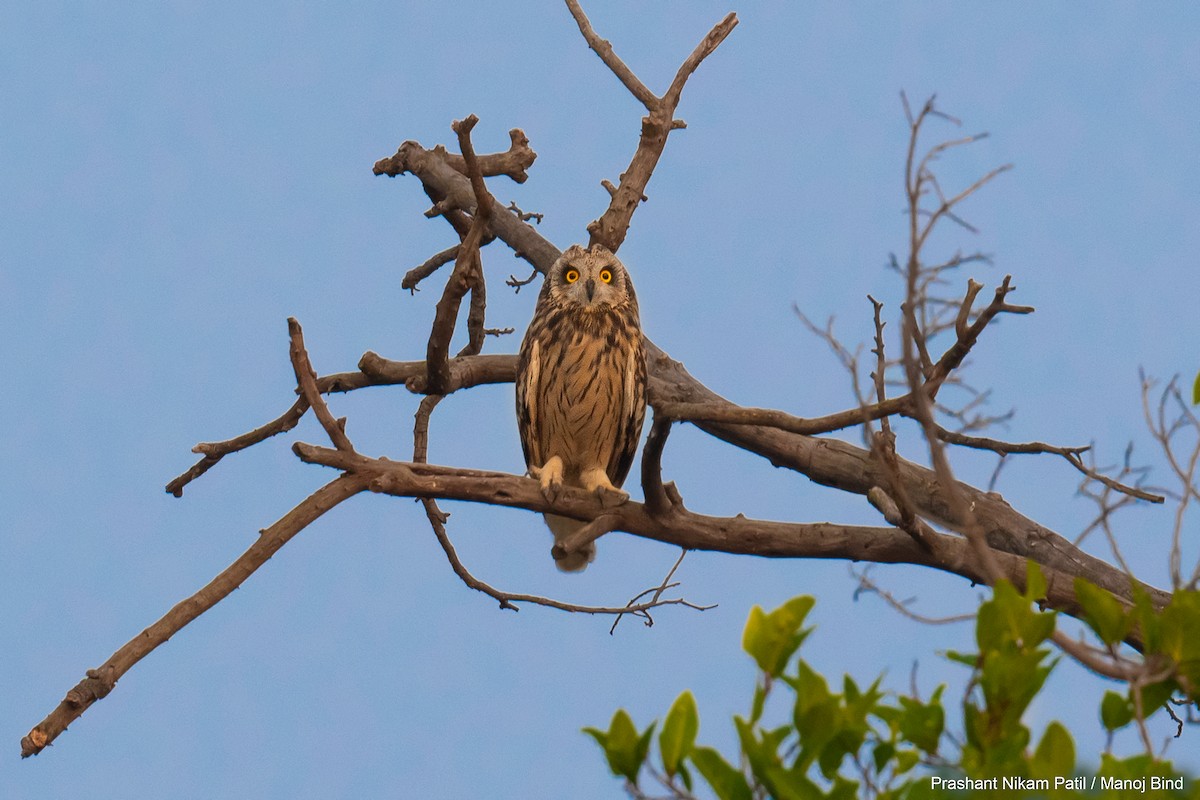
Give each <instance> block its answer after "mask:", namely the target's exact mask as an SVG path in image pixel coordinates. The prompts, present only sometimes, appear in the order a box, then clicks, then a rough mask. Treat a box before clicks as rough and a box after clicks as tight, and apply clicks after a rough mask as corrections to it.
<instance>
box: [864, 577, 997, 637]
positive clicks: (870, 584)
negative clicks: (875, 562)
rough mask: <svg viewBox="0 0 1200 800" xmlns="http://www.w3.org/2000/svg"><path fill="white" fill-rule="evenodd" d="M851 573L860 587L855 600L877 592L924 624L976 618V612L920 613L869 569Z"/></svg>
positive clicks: (885, 600) (907, 615) (893, 605)
mask: <svg viewBox="0 0 1200 800" xmlns="http://www.w3.org/2000/svg"><path fill="white" fill-rule="evenodd" d="M850 574H851V575H852V576H854V578H855V579H856V580H857V581H858V588H856V589H855V590H854V599H855V600H858V596H859V595H860V594H862V593H864V592H869V593H871V594H877V595H879V597H880V598H881V599H882V600H883V601H884V602H885V603H887V604H888V605H889V606H891V607H892V608H893V609H895V610H896V611H898V612H900V613H901V614H902V615H904V616H906V617H908V618H909V619H911V620H913V621H914V622H920V623H921V624H923V625H953V624H954V623H957V622H970V621H972V620H974V619H975V618H976V615H975V614H956V615H954V616H951V617H927V616H925V615H923V614H918V613H917V612H915V611H913V610H912V609H911V608H909V607H908V604H909V603H911V602H912V600H911V599H909V600H904V601H900V600H897V599H896V596H895V595H893V594H892V593H891V592H889V591H887V590H886V589H884V588H882V587H881V586H879V584H877V583H875V582H874V581H872V580H871V579H870V578H868V577H867V570H865V569H864V570H861V571H859V572H855V571H854V568H853V567H851V569H850Z"/></svg>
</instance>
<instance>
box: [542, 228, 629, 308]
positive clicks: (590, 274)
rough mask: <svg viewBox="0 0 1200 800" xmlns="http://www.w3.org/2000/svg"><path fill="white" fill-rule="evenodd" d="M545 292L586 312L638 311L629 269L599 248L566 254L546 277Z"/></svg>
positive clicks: (569, 250) (576, 248) (578, 248)
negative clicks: (594, 310) (625, 308)
mask: <svg viewBox="0 0 1200 800" xmlns="http://www.w3.org/2000/svg"><path fill="white" fill-rule="evenodd" d="M544 291H545V292H546V294H547V296H548V297H549V298H550V299H551V300H553V301H555V302H557V303H560V304H569V305H577V306H579V307H582V309H583V310H590V309H596V310H598V309H602V308H604V307H605V306H612V307H622V306H630V305H631V306H633V307H634V308H635V309H636V308H637V299H636V297H635V296H634V293H633V284H632V283H631V282H630V280H629V273H628V272H626V270H625V265H624V264H622V263H621V262H620V261H618V260H617V257H616V256H615V255H613V254H612V253H611V252H609V250H608V248H606V247H604V246H603V245H599V244H594V245H592V246H591V247H590V248H587V249H584V247H583V246H582V245H578V244H574V245H571V246H570V247H568V248H567V249H566V250H564V251H563V254H562V255H561V256H559V258H558V260H557V261H555V262H554V266H552V267H551V268H550V272H549V273H548V274H547V275H546V283H545V287H544Z"/></svg>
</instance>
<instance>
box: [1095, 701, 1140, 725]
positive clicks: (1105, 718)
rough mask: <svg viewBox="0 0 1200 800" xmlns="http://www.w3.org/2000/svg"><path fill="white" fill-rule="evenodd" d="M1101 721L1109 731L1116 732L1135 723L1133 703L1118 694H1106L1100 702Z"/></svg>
mask: <svg viewBox="0 0 1200 800" xmlns="http://www.w3.org/2000/svg"><path fill="white" fill-rule="evenodd" d="M1100 721H1101V722H1102V723H1104V727H1105V728H1106V729H1107V730H1110V731H1115V730H1116V729H1117V728H1124V727H1125V726H1126V725H1128V724H1129V723H1130V722H1133V703H1131V702H1129V698H1127V697H1125V696H1124V695H1120V694H1117V693H1116V692H1105V693H1104V699H1103V700H1101V701H1100Z"/></svg>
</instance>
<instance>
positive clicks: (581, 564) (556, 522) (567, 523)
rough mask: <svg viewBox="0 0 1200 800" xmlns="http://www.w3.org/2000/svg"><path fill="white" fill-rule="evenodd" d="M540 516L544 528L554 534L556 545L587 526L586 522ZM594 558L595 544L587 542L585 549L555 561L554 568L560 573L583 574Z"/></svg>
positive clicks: (552, 515) (553, 515)
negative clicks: (544, 523)
mask: <svg viewBox="0 0 1200 800" xmlns="http://www.w3.org/2000/svg"><path fill="white" fill-rule="evenodd" d="M542 516H543V517H544V518H545V519H546V527H548V528H550V532H551V533H553V534H554V543H555V544H556V545H557V544H562V541H563V539H566V538H567V537H568V536H570V535H571V534H572V533H575V531H577V530H579V529H580V528H582V527H583V526H584V525H586V524H587V523H586V522H580V521H579V520H577V519H571V518H570V517H560V516H559V515H558V514H543V515H542ZM595 557H596V543H595V542H588V543H587V547H585V548H583V549H582V550H580V551H579V552H578V553H572V554H571V555H569V556H567V557H566V558H562V559H558V560H556V561H555V562H554V566H556V567H558V568H559V570H561V571H562V572H583V571H584V570H585V569H587V565H588V564H590V563H592V559H594V558H595Z"/></svg>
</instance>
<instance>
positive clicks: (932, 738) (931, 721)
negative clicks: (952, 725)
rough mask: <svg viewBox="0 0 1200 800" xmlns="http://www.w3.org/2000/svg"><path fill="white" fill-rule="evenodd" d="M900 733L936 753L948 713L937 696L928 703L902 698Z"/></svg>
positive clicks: (925, 749)
mask: <svg viewBox="0 0 1200 800" xmlns="http://www.w3.org/2000/svg"><path fill="white" fill-rule="evenodd" d="M900 708H901V709H903V713H902V714H901V715H900V735H901V736H903V737H904V738H905V739H906V740H908V741H910V742H912V743H913V744H915V745H916V746H917V747H919V748H921V749H922V750H924V751H925V752H926V753H936V752H937V748H938V741H939V740H941V738H942V728H943V727H944V726H945V724H946V714H945V712H944V711H943V710H942V705H941V703H940V702H939V701H938V699H937V698H936V697H935V698H934V699H933V700H932V701H931V702H930V703H929V704H928V705H926V704H924V703H922V702H920V701H919V700H913V699H912V698H910V697H901V698H900Z"/></svg>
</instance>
